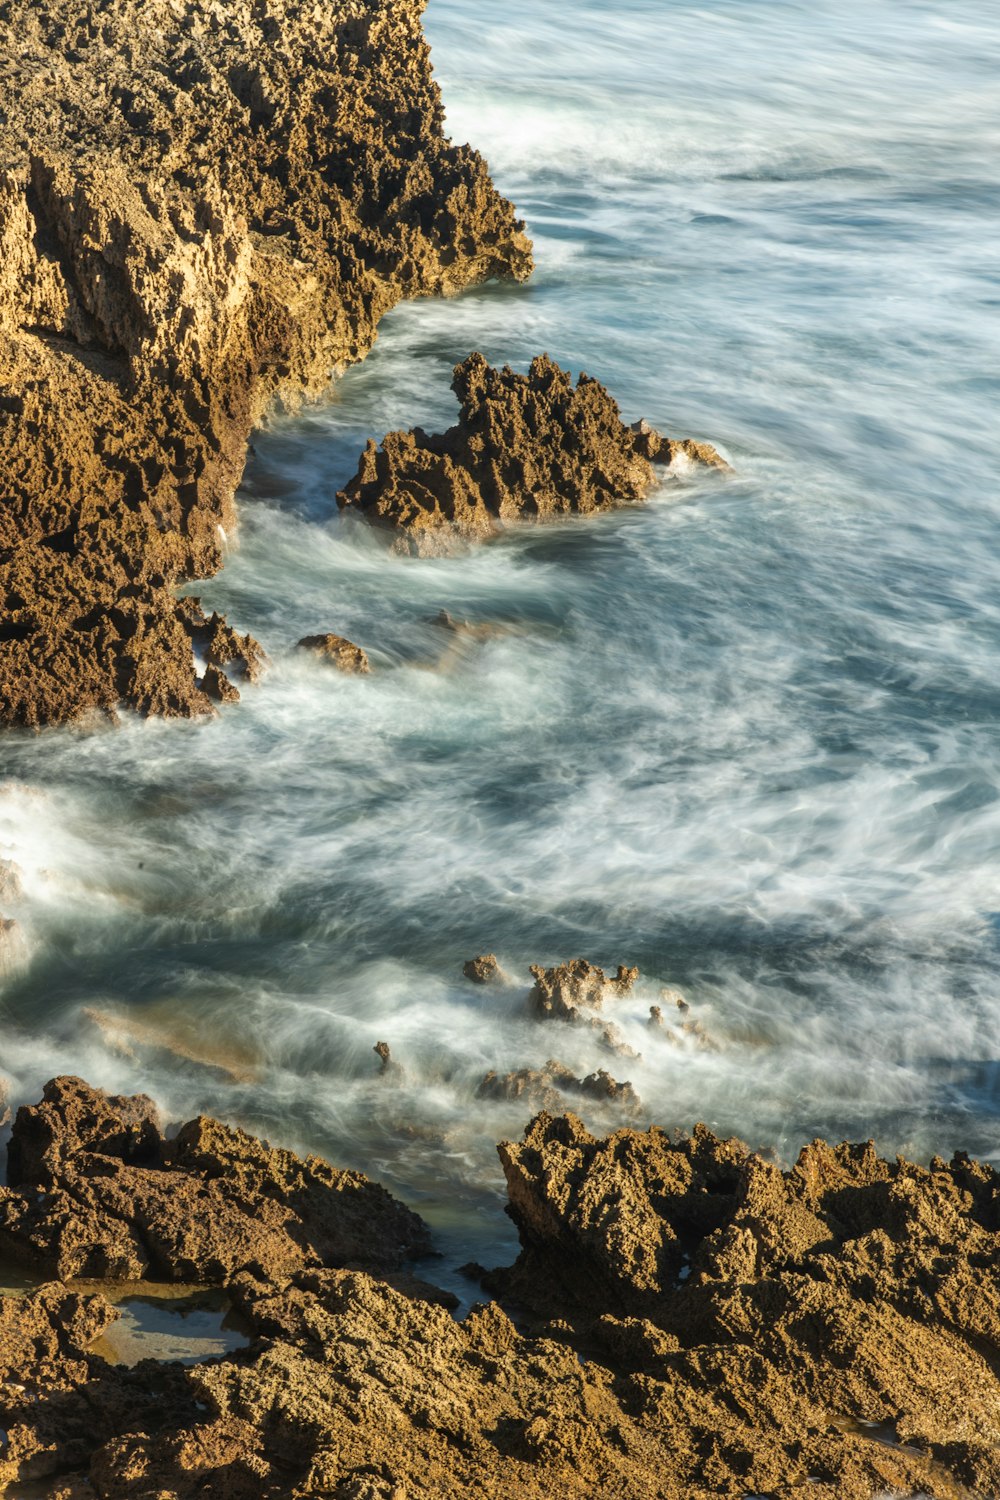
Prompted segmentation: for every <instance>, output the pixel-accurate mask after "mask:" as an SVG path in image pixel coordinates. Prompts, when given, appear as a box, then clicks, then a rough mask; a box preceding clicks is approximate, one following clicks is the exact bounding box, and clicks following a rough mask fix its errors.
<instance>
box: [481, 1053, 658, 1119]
mask: <svg viewBox="0 0 1000 1500" xmlns="http://www.w3.org/2000/svg"><path fill="white" fill-rule="evenodd" d="M572 1095H577V1096H580V1095H583V1096H585V1097H586V1098H589V1099H599V1100H608V1101H611V1102H613V1103H617V1104H623V1105H625V1106H626V1107H628V1108H630V1109H636V1108H638V1105H639V1096H638V1095H637V1094H636V1091H635V1089H634V1088H633V1087H632V1085H631V1084H630V1083H619V1082H618V1080H617V1079H616V1078H612V1076H611V1074H610V1073H609V1072H607V1070H606V1069H605V1068H598V1069H597V1071H596V1072H594V1073H588V1074H587V1076H586V1077H585V1078H578V1077H577V1076H576V1074H575V1073H574V1072H573V1071H572V1070H571V1069H570V1068H567V1067H565V1066H564V1065H563V1064H562V1063H560V1062H557V1061H556V1060H555V1059H554V1058H549V1060H548V1062H547V1063H546V1064H545V1066H544V1067H543V1068H518V1069H516V1070H515V1071H513V1072H510V1073H502V1074H501V1073H497V1072H495V1071H494V1070H492V1069H491V1070H490V1072H488V1073H487V1074H486V1075H485V1076H484V1077H483V1078H482V1080H481V1081H480V1083H479V1086H478V1087H477V1089H476V1098H477V1099H502V1100H509V1099H524V1100H527V1101H530V1102H531V1103H532V1104H533V1105H534V1106H535V1107H536V1108H543V1109H559V1108H561V1107H562V1106H563V1103H564V1100H565V1097H566V1096H572Z"/></svg>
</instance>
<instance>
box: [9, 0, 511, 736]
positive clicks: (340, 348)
mask: <svg viewBox="0 0 1000 1500" xmlns="http://www.w3.org/2000/svg"><path fill="white" fill-rule="evenodd" d="M420 16H421V3H420V0H335V3H333V4H308V3H301V0H232V3H226V4H225V5H221V4H218V3H216V0H49V3H47V4H45V5H44V6H40V5H38V4H36V3H35V0H0V91H2V95H3V100H4V106H3V113H2V115H0V602H2V612H0V721H5V722H8V723H21V724H40V723H46V722H48V723H51V722H60V721H65V720H68V719H71V718H74V717H76V716H78V715H80V714H81V713H83V712H85V711H87V710H98V711H105V712H108V713H113V712H114V710H115V708H116V706H117V705H118V704H120V703H124V704H126V705H129V706H130V707H133V708H135V709H138V710H140V711H142V712H154V713H167V714H184V715H188V714H193V713H198V712H203V711H206V710H207V709H209V708H210V706H211V703H210V696H214V697H216V698H229V697H232V696H233V684H232V682H231V681H230V677H231V676H232V675H233V673H232V671H231V668H232V667H233V666H235V668H236V670H237V673H241V672H243V673H249V674H251V675H253V673H254V671H255V669H256V666H257V665H258V663H259V659H260V658H259V651H258V650H257V648H256V647H255V645H254V643H253V642H252V641H250V640H249V639H248V638H246V637H240V636H237V635H236V633H235V632H234V631H232V630H230V629H229V628H228V627H226V626H225V624H224V622H219V621H215V620H213V621H207V620H206V619H205V618H204V616H203V615H202V614H201V611H200V610H199V608H198V607H197V604H196V603H192V602H187V603H183V602H179V601H178V600H177V597H176V593H175V590H176V585H177V584H178V583H179V582H181V581H183V580H185V579H191V578H196V577H204V576H206V575H208V574H211V573H212V572H213V571H214V570H216V569H217V568H218V567H219V565H220V561H221V555H222V552H221V549H222V545H223V542H224V539H225V535H226V533H227V532H228V531H229V530H230V529H231V527H232V525H233V521H234V515H233V494H234V491H235V487H236V485H237V483H238V480H239V477H240V474H241V471H242V466H243V461H244V454H245V448H246V442H247V438H248V435H249V433H250V431H251V429H252V427H253V426H254V424H255V423H256V422H257V421H258V420H259V419H260V417H261V415H262V413H263V412H264V410H265V408H266V406H267V404H268V403H269V402H270V401H271V400H272V399H273V398H275V397H282V398H285V399H288V400H295V399H297V398H299V397H300V396H302V395H303V394H309V393H313V392H317V391H319V390H321V389H322V388H323V386H324V385H325V384H326V382H327V381H328V379H329V377H330V374H331V372H333V371H335V370H337V369H339V368H340V367H342V366H344V365H345V364H347V363H348V362H349V361H352V360H357V359H360V358H361V357H362V356H363V355H364V354H365V353H366V351H367V350H368V349H369V348H370V346H371V343H372V340H373V339H374V336H375V329H376V325H377V323H378V321H379V319H380V317H381V316H382V315H383V314H384V313H385V312H386V311H387V310H388V309H389V308H390V307H392V306H393V305H394V303H396V302H397V301H399V299H400V298H403V297H413V296H423V295H429V294H441V293H445V294H446V293H449V292H453V291H456V290H458V289H459V288H461V287H464V286H467V285H469V284H470V283H473V282H477V281H481V280H483V279H485V278H488V277H494V276H499V277H515V278H518V279H521V278H524V277H526V276H527V275H528V274H529V272H530V269H531V252H530V245H529V243H528V241H527V239H526V238H525V235H524V233H523V226H522V225H521V224H519V223H517V222H516V221H515V218H514V213H513V210H512V208H511V206H510V204H509V203H507V202H506V201H505V200H504V199H503V198H501V197H500V196H499V195H498V194H497V192H496V191H495V189H494V188H493V186H492V183H491V182H490V179H489V176H488V173H487V169H486V166H485V163H484V162H483V161H482V159H481V158H480V157H479V156H478V155H477V154H476V153H475V152H474V151H473V150H471V149H469V148H468V147H463V146H454V145H452V144H451V143H450V142H449V141H447V140H446V139H445V136H444V134H443V129H442V108H441V101H440V97H439V94H438V90H437V87H436V85H435V83H434V81H433V78H432V75H431V69H430V61H429V52H428V48H427V44H426V42H425V41H424V39H423V36H422V32H421V25H420ZM193 646H194V647H195V648H197V651H198V655H199V658H200V660H201V664H202V665H201V668H196V666H195V659H194V656H193V650H192V647H193ZM206 666H207V670H205V667H206ZM199 670H200V671H201V676H199V675H198V673H199ZM227 673H228V675H227Z"/></svg>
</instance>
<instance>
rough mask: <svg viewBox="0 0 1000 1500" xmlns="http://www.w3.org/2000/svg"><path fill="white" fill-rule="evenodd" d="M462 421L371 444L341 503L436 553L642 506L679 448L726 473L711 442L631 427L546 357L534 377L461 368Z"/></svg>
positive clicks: (475, 359)
mask: <svg viewBox="0 0 1000 1500" xmlns="http://www.w3.org/2000/svg"><path fill="white" fill-rule="evenodd" d="M452 389H453V390H454V392H455V394H456V396H457V397H458V399H459V402H460V404H461V412H460V414H459V419H458V423H457V425H456V426H454V427H451V428H449V429H448V431H447V432H445V433H427V432H424V430H423V429H422V428H419V427H418V428H415V429H414V430H413V431H412V432H390V433H388V434H387V435H386V437H385V438H383V440H382V446H381V447H378V446H377V445H376V444H375V442H374V440H372V441H370V442H369V443H368V446H367V448H366V449H365V451H364V453H363V454H362V456H361V460H360V463H359V465H358V472H357V474H356V475H355V477H354V478H353V479H352V480H351V482H350V484H348V485H347V487H346V489H344V490H342V491H341V492H340V494H338V496H337V502H338V504H339V505H340V506H341V507H342V508H345V509H348V510H351V511H356V512H358V513H359V514H361V515H363V516H364V517H365V518H366V519H367V520H369V521H372V522H374V523H375V524H376V525H379V526H382V527H386V528H388V529H389V530H390V531H391V532H392V533H393V536H394V541H393V546H394V548H395V549H396V550H398V551H403V552H416V553H423V554H429V555H432V554H435V553H441V552H447V551H449V550H451V549H452V548H453V547H454V545H455V543H456V542H457V541H458V542H460V541H482V540H484V539H485V538H487V537H490V536H494V535H496V534H497V533H498V532H499V531H500V530H501V529H502V528H503V525H504V524H505V523H507V522H510V521H543V520H555V519H558V518H559V517H561V516H567V515H572V514H580V515H589V514H592V513H593V512H595V511H602V510H609V509H611V508H612V507H615V506H619V505H626V504H629V503H633V502H635V501H638V500H643V499H645V497H646V496H647V495H648V494H649V492H650V490H651V489H652V488H653V487H654V485H655V484H656V483H658V475H657V472H656V469H655V468H654V464H655V465H664V464H669V463H671V462H672V461H673V459H674V458H675V457H676V456H677V455H678V453H683V454H684V455H685V457H686V458H687V459H689V460H691V461H693V462H699V463H704V464H709V465H712V466H714V467H717V468H723V469H725V468H728V467H729V466H728V464H726V462H725V460H724V459H722V458H721V457H720V456H719V454H718V453H716V452H715V449H714V448H711V447H710V446H709V445H708V444H707V443H694V442H692V441H691V440H689V439H687V440H684V441H683V442H680V443H676V442H673V441H671V440H670V439H669V438H664V437H661V436H660V434H659V433H658V432H655V431H654V430H653V429H652V428H651V427H650V426H649V425H648V424H647V423H645V422H637V423H635V424H634V425H633V426H632V427H626V425H625V424H624V422H623V421H622V419H621V415H620V413H619V410H618V406H617V405H616V403H615V401H614V400H613V399H612V397H611V396H610V395H609V393H608V392H607V391H606V390H605V388H604V386H602V385H601V384H600V383H599V382H598V381H596V380H593V379H591V378H590V376H588V375H581V376H580V378H579V380H578V381H577V383H576V385H575V386H574V384H573V381H572V378H571V376H570V375H569V373H568V372H567V371H566V370H562V369H560V367H559V366H558V365H557V364H554V363H553V361H552V360H550V359H549V358H548V356H547V355H544V354H543V355H540V356H539V357H538V358H536V359H533V360H532V362H531V368H530V370H529V372H528V374H527V375H517V374H515V373H514V371H512V370H511V369H510V368H509V367H508V366H506V365H505V366H504V368H503V369H502V370H496V369H493V368H492V367H491V366H490V365H489V364H487V362H486V360H485V359H484V358H483V356H482V355H481V354H470V355H469V357H468V359H466V360H465V361H464V362H463V363H462V364H460V365H456V366H455V371H454V379H453V381H452Z"/></svg>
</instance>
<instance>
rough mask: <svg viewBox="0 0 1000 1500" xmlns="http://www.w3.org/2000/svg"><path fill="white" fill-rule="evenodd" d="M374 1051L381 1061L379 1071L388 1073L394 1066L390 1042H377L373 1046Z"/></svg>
mask: <svg viewBox="0 0 1000 1500" xmlns="http://www.w3.org/2000/svg"><path fill="white" fill-rule="evenodd" d="M372 1051H373V1052H374V1053H375V1055H376V1057H377V1058H378V1059H379V1062H380V1063H381V1066H380V1068H379V1073H381V1074H383V1075H384V1074H386V1073H388V1072H389V1070H390V1068H391V1067H392V1053H391V1051H390V1050H389V1043H388V1042H376V1043H375V1045H374V1047H373V1048H372Z"/></svg>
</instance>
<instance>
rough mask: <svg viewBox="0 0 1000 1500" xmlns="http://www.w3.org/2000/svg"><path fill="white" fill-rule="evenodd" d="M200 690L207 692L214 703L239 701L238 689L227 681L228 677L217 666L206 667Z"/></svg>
mask: <svg viewBox="0 0 1000 1500" xmlns="http://www.w3.org/2000/svg"><path fill="white" fill-rule="evenodd" d="M201 686H202V691H203V692H205V693H207V694H208V696H209V697H210V698H211V699H212V701H213V702H214V703H239V701H240V690H239V688H238V687H235V686H234V685H233V683H231V682H230V681H229V678H228V677H227V676H226V674H225V673H224V672H223V671H222V670H221V668H219V667H206V668H205V675H204V677H203V678H202V683H201Z"/></svg>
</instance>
